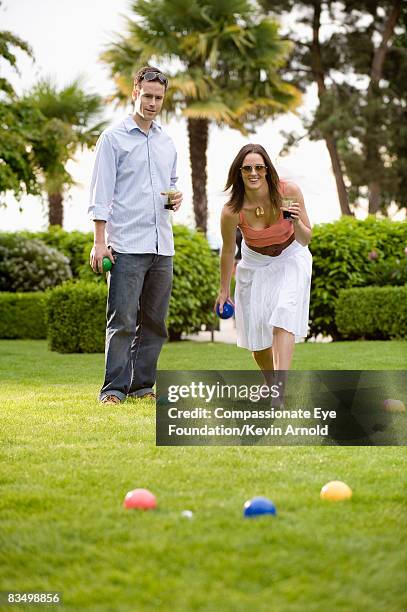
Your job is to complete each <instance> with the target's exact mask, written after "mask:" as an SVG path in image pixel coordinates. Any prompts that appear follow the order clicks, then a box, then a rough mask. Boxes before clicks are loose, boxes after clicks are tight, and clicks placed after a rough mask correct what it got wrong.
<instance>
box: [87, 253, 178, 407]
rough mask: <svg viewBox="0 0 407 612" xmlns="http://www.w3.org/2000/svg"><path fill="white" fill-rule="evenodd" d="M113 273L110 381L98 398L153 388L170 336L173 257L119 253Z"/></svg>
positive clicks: (109, 318)
mask: <svg viewBox="0 0 407 612" xmlns="http://www.w3.org/2000/svg"><path fill="white" fill-rule="evenodd" d="M113 255H114V258H115V261H116V263H115V264H114V266H113V268H112V270H111V272H110V274H109V293H108V298H107V312H106V318H107V326H106V347H105V358H106V364H105V368H106V369H105V380H104V383H103V386H102V389H101V391H100V395H99V399H103V398H104V397H105V396H106V395H116V396H117V397H118V398H119V399H120V400H123V399H125V397H126V396H133V397H141V396H143V395H145V394H146V393H149V392H151V391H152V390H153V386H154V384H155V378H156V372H157V361H158V357H159V355H160V351H161V348H162V346H163V344H164V342H165V341H166V339H167V337H168V334H167V328H166V326H165V318H166V316H167V312H168V305H169V301H170V296H171V287H172V260H173V258H172V257H169V256H165V255H154V254H149V253H148V254H140V255H139V254H130V253H116V252H115V251H113Z"/></svg>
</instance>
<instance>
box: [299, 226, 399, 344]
mask: <svg viewBox="0 0 407 612" xmlns="http://www.w3.org/2000/svg"><path fill="white" fill-rule="evenodd" d="M406 245H407V223H404V222H394V221H390V220H388V219H384V220H380V219H376V218H375V217H369V218H368V219H366V220H365V221H359V220H357V219H354V218H353V217H342V218H341V219H340V220H339V221H335V222H334V223H324V224H321V225H316V226H315V227H314V228H313V233H312V241H311V244H310V250H311V252H312V255H313V273H312V285H311V303H310V335H311V336H314V335H317V334H319V333H322V334H324V335H331V336H332V337H333V338H334V339H338V338H340V337H341V334H340V331H339V330H338V328H337V325H336V322H335V303H336V299H337V297H338V294H339V291H340V290H341V289H347V288H351V287H361V286H365V285H369V284H372V281H373V277H372V267H373V266H374V264H375V261H372V260H371V255H372V252H374V256H375V257H376V258H377V259H376V262H379V261H383V260H385V259H387V258H390V259H393V260H395V259H396V258H397V257H398V258H399V259H402V258H404V257H405V254H404V248H405V247H406ZM373 282H374V281H373Z"/></svg>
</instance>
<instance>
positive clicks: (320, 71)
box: [311, 2, 352, 215]
mask: <svg viewBox="0 0 407 612" xmlns="http://www.w3.org/2000/svg"><path fill="white" fill-rule="evenodd" d="M320 27H321V2H317V3H315V6H314V15H313V23H312V44H311V57H312V60H311V66H312V72H313V74H314V78H315V81H316V83H317V86H318V98H319V100H321V99H322V97H323V95H324V94H325V93H326V85H325V74H324V66H323V62H322V54H321V44H320V41H319V29H320ZM325 142H326V146H327V148H328V152H329V156H330V158H331V163H332V170H333V173H334V176H335V181H336V190H337V192H338V198H339V205H340V207H341V213H342V214H343V215H352V212H351V210H350V207H349V199H348V193H347V191H346V185H345V181H344V179H343V172H342V167H341V160H340V157H339V153H338V147H337V146H336V139H335V137H334V136H333V135H327V136H325Z"/></svg>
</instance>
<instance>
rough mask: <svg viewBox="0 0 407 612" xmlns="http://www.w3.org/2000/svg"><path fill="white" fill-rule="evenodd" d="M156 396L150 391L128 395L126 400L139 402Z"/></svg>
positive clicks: (154, 398) (153, 398)
mask: <svg viewBox="0 0 407 612" xmlns="http://www.w3.org/2000/svg"><path fill="white" fill-rule="evenodd" d="M156 399H157V396H156V394H155V393H153V392H152V391H149V392H148V393H145V394H144V395H128V396H127V401H130V402H140V401H141V400H154V401H155V400H156Z"/></svg>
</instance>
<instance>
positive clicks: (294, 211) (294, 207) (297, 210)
mask: <svg viewBox="0 0 407 612" xmlns="http://www.w3.org/2000/svg"><path fill="white" fill-rule="evenodd" d="M281 210H286V211H287V212H289V213H290V215H291V219H292V221H293V223H298V221H299V220H300V217H301V206H300V204H299V202H293V203H292V204H290V206H289V207H288V206H281ZM288 221H289V219H288Z"/></svg>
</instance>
